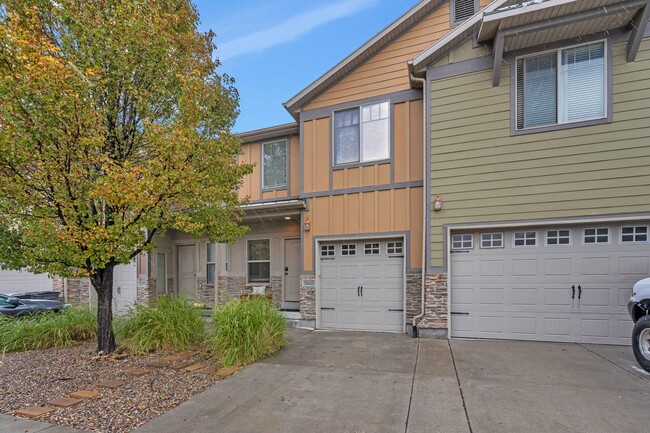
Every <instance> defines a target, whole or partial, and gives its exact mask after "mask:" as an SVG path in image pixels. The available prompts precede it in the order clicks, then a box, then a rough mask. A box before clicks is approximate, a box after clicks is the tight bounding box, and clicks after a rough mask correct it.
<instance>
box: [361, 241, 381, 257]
mask: <svg viewBox="0 0 650 433" xmlns="http://www.w3.org/2000/svg"><path fill="white" fill-rule="evenodd" d="M363 254H364V255H366V256H378V255H379V242H372V243H368V244H365V245H364V247H363Z"/></svg>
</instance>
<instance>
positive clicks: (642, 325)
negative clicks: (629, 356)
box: [632, 315, 650, 372]
mask: <svg viewBox="0 0 650 433" xmlns="http://www.w3.org/2000/svg"><path fill="white" fill-rule="evenodd" d="M632 351H633V352H634V357H635V358H636V362H638V363H639V365H640V366H641V367H643V369H644V370H646V371H649V372H650V315H646V316H643V317H641V318H640V319H639V320H637V321H636V323H635V324H634V330H633V331H632Z"/></svg>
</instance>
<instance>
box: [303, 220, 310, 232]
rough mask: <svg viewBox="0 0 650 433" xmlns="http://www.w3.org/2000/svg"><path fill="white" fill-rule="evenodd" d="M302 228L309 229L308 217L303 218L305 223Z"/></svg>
mask: <svg viewBox="0 0 650 433" xmlns="http://www.w3.org/2000/svg"><path fill="white" fill-rule="evenodd" d="M303 227H304V229H305V231H306V232H308V231H309V230H311V222H309V217H307V218H305V224H304V226H303Z"/></svg>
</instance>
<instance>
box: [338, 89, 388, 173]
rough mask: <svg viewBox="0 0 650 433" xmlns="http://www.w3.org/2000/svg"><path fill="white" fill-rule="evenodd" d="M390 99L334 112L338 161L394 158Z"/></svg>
mask: <svg viewBox="0 0 650 433" xmlns="http://www.w3.org/2000/svg"><path fill="white" fill-rule="evenodd" d="M389 125H390V104H389V102H388V101H385V102H378V103H374V104H367V105H362V106H361V107H355V108H350V109H346V110H341V111H336V112H334V165H343V164H355V163H361V162H370V161H381V160H385V159H389V158H390V140H389V130H390V127H389Z"/></svg>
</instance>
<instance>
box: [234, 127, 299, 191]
mask: <svg viewBox="0 0 650 433" xmlns="http://www.w3.org/2000/svg"><path fill="white" fill-rule="evenodd" d="M283 139H284V138H278V139H271V140H266V141H263V142H259V143H246V144H243V145H242V154H241V155H239V162H240V163H242V164H253V166H254V167H253V172H252V173H251V174H249V175H246V176H244V179H243V181H242V185H241V187H240V188H239V199H240V200H244V199H246V198H248V199H249V200H250V201H251V202H256V201H260V200H266V201H269V200H270V201H273V200H281V199H283V198H286V197H294V196H297V195H298V194H299V193H300V137H299V136H297V135H294V136H291V137H290V138H289V139H288V141H289V155H288V156H289V179H288V185H287V188H278V189H273V190H269V191H262V162H261V158H262V148H261V146H262V143H267V142H272V141H278V140H283Z"/></svg>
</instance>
